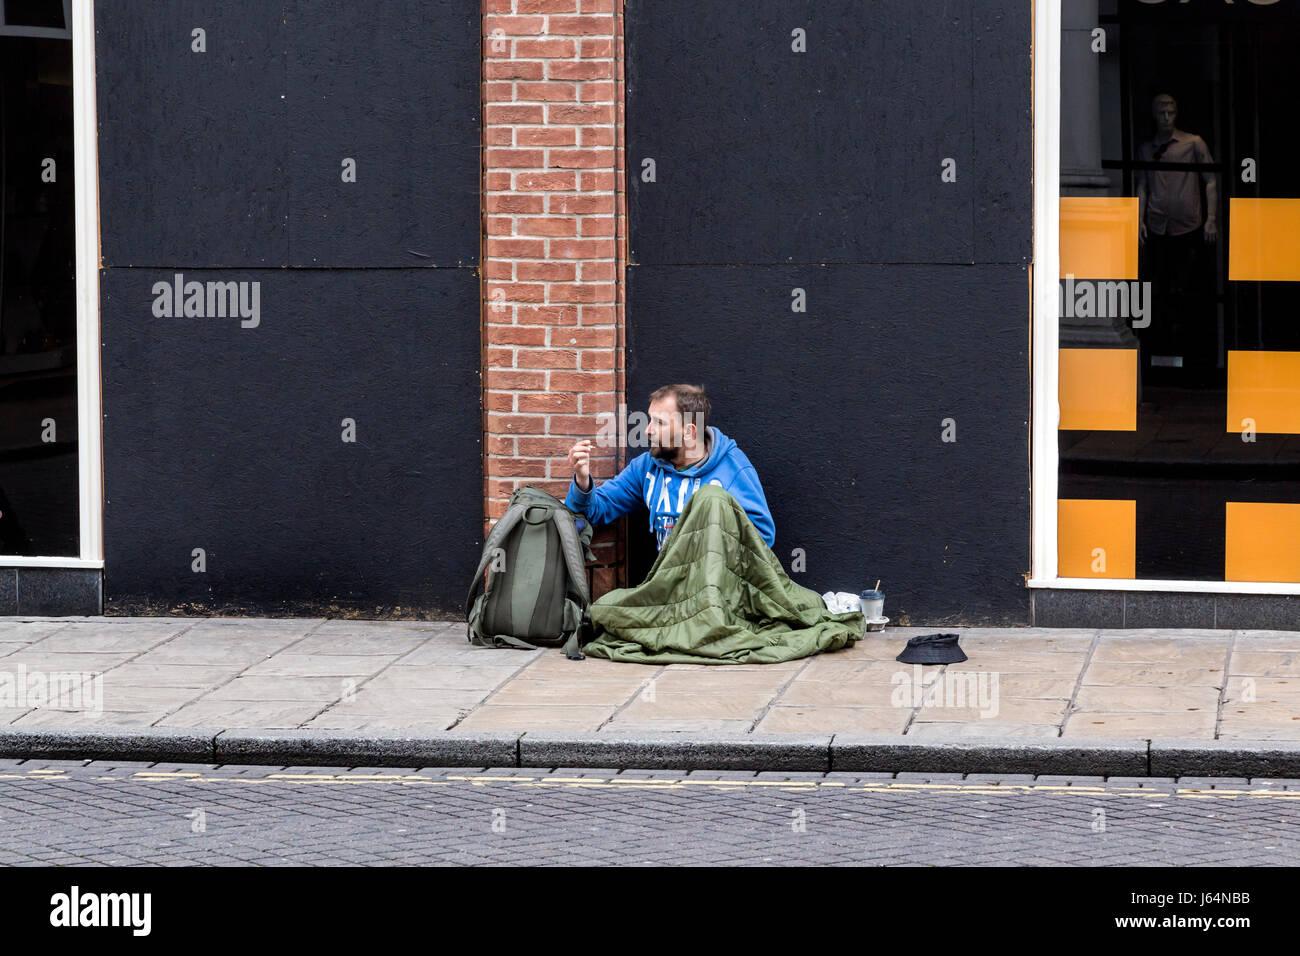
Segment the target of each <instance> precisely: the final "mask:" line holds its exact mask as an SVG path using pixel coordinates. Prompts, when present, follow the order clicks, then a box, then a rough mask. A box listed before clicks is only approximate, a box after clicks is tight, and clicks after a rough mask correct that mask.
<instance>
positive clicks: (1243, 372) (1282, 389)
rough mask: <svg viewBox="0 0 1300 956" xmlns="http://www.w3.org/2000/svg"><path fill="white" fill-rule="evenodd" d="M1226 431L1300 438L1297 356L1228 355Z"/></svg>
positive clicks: (1281, 354)
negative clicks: (1297, 435)
mask: <svg viewBox="0 0 1300 956" xmlns="http://www.w3.org/2000/svg"><path fill="white" fill-rule="evenodd" d="M1227 426H1228V428H1227V430H1228V431H1230V432H1244V431H1245V430H1246V429H1247V428H1249V429H1250V430H1251V431H1253V432H1256V433H1258V434H1264V435H1295V434H1300V352H1237V351H1232V350H1229V352H1228V421H1227Z"/></svg>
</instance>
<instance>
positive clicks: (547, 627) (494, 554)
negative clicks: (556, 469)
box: [465, 487, 596, 661]
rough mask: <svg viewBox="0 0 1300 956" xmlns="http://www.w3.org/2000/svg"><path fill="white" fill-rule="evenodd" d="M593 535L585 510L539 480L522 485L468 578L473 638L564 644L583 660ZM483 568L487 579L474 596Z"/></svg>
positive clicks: (499, 643) (485, 643)
mask: <svg viewBox="0 0 1300 956" xmlns="http://www.w3.org/2000/svg"><path fill="white" fill-rule="evenodd" d="M591 535H592V528H591V523H590V522H589V521H588V520H587V519H586V517H585V516H583V515H580V514H577V513H575V512H573V511H570V510H569V509H568V508H566V507H565V506H564V502H562V501H560V500H559V499H558V498H555V497H554V496H552V495H548V494H547V493H546V492H544V491H542V490H541V489H538V488H531V487H524V488H519V489H517V490H516V491H515V492H514V494H512V495H511V496H510V505H509V507H508V508H507V510H506V513H505V515H503V516H502V517H501V519H500V520H498V521H497V523H496V524H495V525H494V526H493V527H492V530H491V531H490V532H489V533H488V536H487V541H485V542H484V543H483V556H482V557H481V558H480V559H479V563H478V570H477V571H475V572H474V583H473V584H471V585H470V586H469V595H468V596H467V597H466V599H465V607H466V608H467V613H466V616H467V619H468V622H469V626H468V628H467V637H468V638H469V642H470V643H471V644H474V645H477V646H479V647H520V648H526V649H528V650H537V649H538V648H537V645H539V644H540V645H545V646H547V647H558V646H562V647H563V648H564V654H565V656H566V657H568V658H569V659H570V660H578V661H580V660H582V659H583V654H582V651H581V645H582V644H583V643H585V642H584V641H583V640H582V638H583V637H585V636H588V634H587V629H588V628H590V625H591V619H590V615H589V613H588V609H589V608H590V606H591V598H590V595H589V593H588V591H587V570H586V566H585V564H584V563H583V559H584V558H586V560H588V561H594V560H595V559H596V556H595V555H594V554H592V552H591ZM485 572H487V584H486V585H485V586H484V588H483V593H482V594H480V595H478V597H475V596H474V592H475V591H476V590H478V585H479V581H481V580H482V579H483V576H484V573H485ZM530 642H532V643H530Z"/></svg>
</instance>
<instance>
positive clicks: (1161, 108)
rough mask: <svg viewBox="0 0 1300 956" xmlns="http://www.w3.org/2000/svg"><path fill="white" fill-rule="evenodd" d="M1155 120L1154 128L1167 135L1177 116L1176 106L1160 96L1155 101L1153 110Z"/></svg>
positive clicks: (1170, 100)
mask: <svg viewBox="0 0 1300 956" xmlns="http://www.w3.org/2000/svg"><path fill="white" fill-rule="evenodd" d="M1153 112H1154V114H1155V118H1156V128H1157V129H1159V130H1160V132H1162V133H1167V132H1169V131H1170V130H1171V129H1173V128H1174V119H1175V118H1176V117H1177V116H1178V104H1177V103H1175V102H1174V101H1173V100H1172V99H1170V98H1169V97H1167V96H1162V97H1161V98H1160V99H1158V100H1156V103H1155V107H1154V109H1153Z"/></svg>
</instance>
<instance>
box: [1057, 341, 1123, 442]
mask: <svg viewBox="0 0 1300 956" xmlns="http://www.w3.org/2000/svg"><path fill="white" fill-rule="evenodd" d="M1060 358H1061V360H1060V382H1059V386H1060V387H1059V398H1060V402H1061V424H1060V426H1059V427H1061V428H1062V429H1067V430H1070V429H1081V430H1086V431H1133V430H1134V429H1136V428H1137V387H1138V353H1137V349H1061V350H1060Z"/></svg>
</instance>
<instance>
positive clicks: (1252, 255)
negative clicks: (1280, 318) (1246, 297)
mask: <svg viewBox="0 0 1300 956" xmlns="http://www.w3.org/2000/svg"><path fill="white" fill-rule="evenodd" d="M1228 202H1229V206H1228V210H1229V213H1230V215H1229V219H1228V231H1229V233H1230V235H1229V236H1228V278H1229V279H1233V280H1238V281H1248V280H1249V281H1258V282H1295V281H1297V280H1300V199H1252V198H1250V197H1233V198H1231V199H1229V201H1228Z"/></svg>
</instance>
